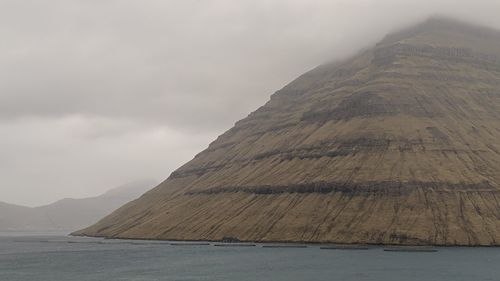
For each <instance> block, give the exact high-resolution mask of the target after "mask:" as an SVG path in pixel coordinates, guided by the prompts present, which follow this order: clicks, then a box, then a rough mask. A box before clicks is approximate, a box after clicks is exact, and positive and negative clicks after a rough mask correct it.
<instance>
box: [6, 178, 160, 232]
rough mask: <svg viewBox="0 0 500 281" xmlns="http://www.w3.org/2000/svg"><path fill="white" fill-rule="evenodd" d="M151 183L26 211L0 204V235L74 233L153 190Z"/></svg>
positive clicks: (21, 208) (138, 182) (138, 183)
mask: <svg viewBox="0 0 500 281" xmlns="http://www.w3.org/2000/svg"><path fill="white" fill-rule="evenodd" d="M155 185H156V183H155V182H153V181H151V180H142V181H136V182H132V183H128V184H125V185H122V186H120V187H117V188H115V189H112V190H110V191H108V192H106V193H105V194H103V195H101V196H97V197H92V198H84V199H69V198H67V199H62V200H59V201H57V202H55V203H52V204H50V205H46V206H41V207H36V208H29V207H23V206H17V205H11V204H7V203H2V202H0V231H19V232H21V231H74V230H76V229H81V228H83V227H86V226H89V225H91V224H93V223H95V222H97V221H98V220H99V219H100V218H102V217H103V216H105V215H107V214H109V213H110V212H112V211H114V210H115V209H117V208H118V207H120V206H121V205H123V204H125V203H127V202H129V201H131V200H133V199H136V198H138V197H139V196H140V195H141V194H143V193H144V192H146V191H147V190H149V189H151V188H152V187H153V186H155Z"/></svg>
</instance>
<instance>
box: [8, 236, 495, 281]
mask: <svg viewBox="0 0 500 281" xmlns="http://www.w3.org/2000/svg"><path fill="white" fill-rule="evenodd" d="M499 260H500V249H499V248H439V251H438V252H436V253H404V252H384V251H383V249H382V248H374V249H370V250H365V251H354V250H320V248H319V246H318V245H312V246H309V247H308V248H297V249H287V248H262V247H261V245H257V246H256V247H214V246H213V245H210V246H172V245H169V244H168V243H167V242H154V241H130V240H102V239H93V238H75V237H66V236H54V235H52V236H33V235H32V236H12V235H9V234H3V235H0V280H2V281H25V280H26V281H28V280H29V281H32V280H37V281H53V280H74V281H102V280H123V281H131V280H134V281H150V280H151V281H153V280H155V281H156V280H169V281H170V280H186V281H187V280H190V281H191V280H192V281H198V280H228V281H229V280H230V281H243V280H273V281H280V280H283V281H294V280H319V281H321V280H344V281H351V280H352V281H354V280H356V281H360V280H370V281H379V280H380V281H382V280H383V281H390V280H397V281H401V280H405V281H412V280H415V281H416V280H426V281H434V280H435V281H438V280H454V281H461V280H463V281H471V280H474V281H482V280H498V276H499V275H500V269H499V267H498V261H499Z"/></svg>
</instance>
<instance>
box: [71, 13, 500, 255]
mask: <svg viewBox="0 0 500 281" xmlns="http://www.w3.org/2000/svg"><path fill="white" fill-rule="evenodd" d="M499 50H500V38H499V37H498V32H497V31H492V30H491V29H487V28H481V27H477V26H475V25H470V24H464V23H461V22H457V21H453V20H447V19H435V18H433V19H431V20H429V21H427V22H425V23H423V24H420V25H417V26H416V27H413V28H409V29H406V30H404V31H401V32H397V33H394V34H392V35H389V36H387V37H386V38H385V39H384V40H383V41H382V42H381V43H379V44H378V45H377V46H376V47H374V48H372V49H370V50H366V51H365V52H363V53H361V54H359V55H357V56H355V57H353V58H351V59H349V60H346V61H344V62H343V63H338V64H328V65H323V66H321V67H319V68H317V69H315V70H312V71H311V72H308V73H306V74H304V75H303V76H301V77H299V78H298V79H296V80H295V81H293V82H292V83H290V84H289V85H287V86H286V87H284V88H283V89H282V90H280V91H278V92H277V93H276V94H275V95H273V97H272V99H271V100H270V101H269V102H267V103H266V104H265V105H264V106H262V107H260V108H259V109H258V110H256V111H255V112H253V113H251V114H250V115H249V116H248V117H247V118H245V119H243V120H241V121H239V122H237V123H236V125H235V126H234V127H233V128H231V129H230V130H228V131H227V132H225V133H224V134H223V135H221V136H220V137H219V138H217V140H216V141H214V142H213V143H212V144H210V146H209V147H208V149H206V150H204V151H203V152H201V153H199V154H198V155H196V157H195V158H194V159H193V160H192V161H190V162H188V163H187V164H185V165H183V166H182V167H180V168H179V169H178V170H176V171H175V172H173V173H172V174H171V175H170V177H169V178H168V179H167V180H166V181H164V182H163V183H162V184H160V185H159V186H158V187H156V188H155V189H153V190H152V191H150V192H148V193H146V194H145V195H144V196H142V197H141V198H140V199H138V200H136V201H133V202H131V203H129V204H127V205H125V206H123V207H122V208H120V209H118V210H117V211H116V212H114V213H112V214H111V215H109V216H107V217H106V218H104V219H103V220H101V221H100V222H99V223H97V224H96V225H94V226H92V227H89V228H87V229H84V230H82V231H79V232H77V233H76V234H78V235H90V236H105V237H121V238H154V239H183V240H221V239H222V238H223V237H234V238H237V239H239V240H245V241H293V242H337V243H382V244H437V245H497V244H498V241H500V231H499V230H500V221H499V220H498V213H499V212H500V207H499V205H498V202H499V200H500V141H499V140H500V131H499V130H498V128H500V92H499V85H500V56H499Z"/></svg>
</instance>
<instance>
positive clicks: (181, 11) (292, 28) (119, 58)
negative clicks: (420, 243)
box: [0, 0, 500, 204]
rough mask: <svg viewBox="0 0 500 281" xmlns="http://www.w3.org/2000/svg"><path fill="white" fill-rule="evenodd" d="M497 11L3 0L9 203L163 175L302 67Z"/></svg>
mask: <svg viewBox="0 0 500 281" xmlns="http://www.w3.org/2000/svg"><path fill="white" fill-rule="evenodd" d="M498 11H500V2H499V1H497V0H477V1H457V0H434V1H430V0H422V1H413V0H412V1H410V0H408V1H401V0H312V1H311V0H275V1H266V0H252V1H249V0H242V1H234V0H210V1H201V0H198V1H197V0H182V1H181V0H177V1H175V0H167V1H159V0H158V1H157V0H149V1H132V0H128V1H126V0H120V1H118V0H102V1H89V0H51V1H36V0H31V1H29V0H0V34H1V35H2V40H1V41H0V137H1V140H0V155H1V159H0V167H1V168H2V169H1V170H0V200H4V201H9V200H10V201H13V202H20V203H22V202H25V203H27V204H36V202H47V201H50V200H54V199H57V198H58V197H61V196H83V195H85V194H88V195H90V194H91V193H95V191H96V190H97V189H99V190H102V189H103V188H104V187H112V186H113V185H119V184H121V183H123V182H125V181H127V180H129V179H132V178H133V177H135V178H144V177H145V176H150V177H155V178H157V179H161V178H164V177H166V176H168V174H169V173H170V172H171V171H172V169H174V168H175V167H177V166H179V165H180V164H182V162H184V161H187V160H188V159H189V158H190V157H192V156H194V154H195V153H196V152H198V150H200V149H203V148H204V147H206V145H207V144H208V143H209V141H210V140H211V139H212V138H214V137H215V136H216V135H218V134H219V133H221V132H223V131H224V130H225V129H227V128H229V127H230V126H231V125H232V124H233V123H234V122H235V121H237V120H238V119H241V118H243V117H244V116H246V115H247V114H248V113H249V112H251V111H253V110H255V109H256V108H257V107H258V106H260V105H262V104H263V103H265V102H266V101H267V100H268V98H269V96H270V95H271V94H272V93H273V92H274V91H276V90H278V89H280V88H281V87H282V86H284V85H285V84H286V83H287V82H289V81H291V80H292V79H293V78H295V77H297V76H298V75H300V74H302V73H303V72H305V71H306V70H308V69H311V68H313V67H315V66H316V65H318V64H321V63H324V62H326V61H330V60H338V59H343V58H345V57H347V56H349V55H352V54H354V53H355V52H357V51H358V50H360V49H362V48H365V47H367V46H370V45H372V44H374V43H376V42H377V41H378V40H380V39H381V38H382V37H383V36H384V35H385V34H386V33H388V32H391V31H394V30H397V29H400V28H403V27H405V26H408V25H411V24H414V23H416V22H418V21H421V20H424V19H425V18H426V17H428V16H430V15H434V14H443V15H447V16H450V17H457V18H460V19H464V20H468V21H474V22H478V23H481V24H485V25H488V26H492V27H497V28H500V17H498ZM179 151H181V152H179ZM177 152H179V153H177ZM30 191H31V192H32V193H33V194H34V195H33V196H34V197H33V198H32V199H29V200H28V199H25V198H24V197H23V196H24V195H23V194H26V193H29V192H30ZM47 191H50V192H47ZM39 195H43V196H39Z"/></svg>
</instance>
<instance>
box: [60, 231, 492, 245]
mask: <svg viewBox="0 0 500 281" xmlns="http://www.w3.org/2000/svg"><path fill="white" fill-rule="evenodd" d="M67 236H69V237H86V238H101V239H106V240H135V241H137V240H142V241H157V242H184V243H227V244H245V243H246V244H252V243H253V244H263V245H280V244H281V245H306V246H309V245H310V246H313V245H314V246H349V247H353V248H354V247H360V246H361V247H362V246H367V247H370V246H371V247H401V248H404V247H406V248H429V247H435V248H500V244H498V245H460V244H403V243H399V244H396V243H392V244H391V243H388V244H385V243H343V242H334V241H331V242H323V241H319V242H314V241H313V242H311V241H267V240H266V241H250V240H240V241H235V242H227V241H223V240H202V239H198V240H182V239H155V238H127V237H107V236H90V235H83V234H73V233H70V234H68V235H67Z"/></svg>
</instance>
